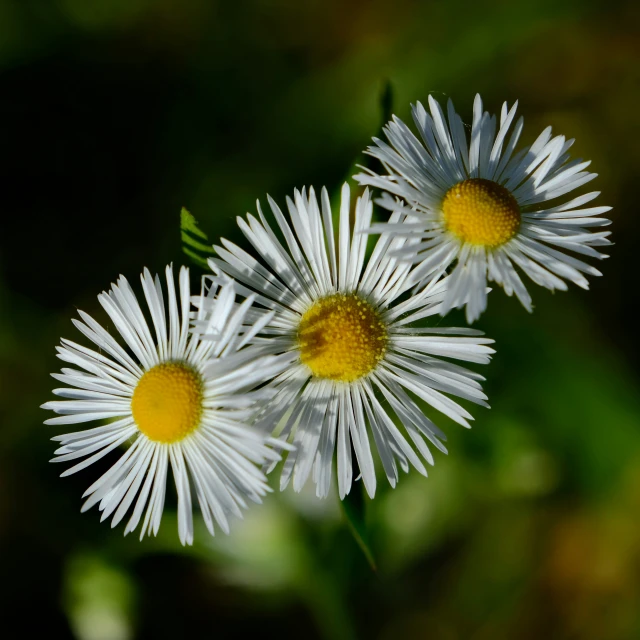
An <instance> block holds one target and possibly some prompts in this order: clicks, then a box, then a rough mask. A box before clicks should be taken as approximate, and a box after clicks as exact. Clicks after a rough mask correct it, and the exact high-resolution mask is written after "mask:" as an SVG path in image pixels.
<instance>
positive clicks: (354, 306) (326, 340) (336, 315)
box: [298, 293, 388, 382]
mask: <svg viewBox="0 0 640 640" xmlns="http://www.w3.org/2000/svg"><path fill="white" fill-rule="evenodd" d="M387 343H388V335H387V327H386V325H385V323H384V322H383V321H382V319H381V318H380V315H379V313H378V312H377V311H376V310H375V309H374V308H373V306H372V305H371V304H369V302H367V301H366V300H364V299H363V298H361V297H360V296H358V295H356V294H342V293H338V294H334V295H330V296H326V297H324V298H320V299H319V300H317V301H316V302H315V303H314V304H313V305H312V306H311V307H310V308H309V309H308V310H307V312H306V313H305V314H304V315H303V316H302V319H301V321H300V325H299V327H298V346H299V349H300V359H301V361H302V362H303V363H304V364H306V365H307V366H308V367H309V369H310V370H311V373H312V374H313V375H314V376H315V377H317V378H328V379H330V380H336V381H340V382H353V381H354V380H357V379H359V378H361V377H363V376H365V375H367V374H368V373H370V372H371V371H372V370H373V369H374V368H375V367H376V366H377V364H378V362H380V360H381V359H382V358H383V357H384V354H385V353H386V350H387Z"/></svg>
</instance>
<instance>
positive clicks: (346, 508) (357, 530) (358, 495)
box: [340, 482, 377, 571]
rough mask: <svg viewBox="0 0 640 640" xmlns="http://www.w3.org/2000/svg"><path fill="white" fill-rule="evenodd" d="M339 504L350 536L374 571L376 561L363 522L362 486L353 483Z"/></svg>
mask: <svg viewBox="0 0 640 640" xmlns="http://www.w3.org/2000/svg"><path fill="white" fill-rule="evenodd" d="M340 504H341V506H342V512H343V513H344V517H345V518H346V520H347V525H348V526H349V531H351V535H352V536H353V538H354V540H355V541H356V543H357V544H358V546H359V547H360V549H361V550H362V553H363V554H364V557H365V558H366V559H367V562H368V563H369V566H370V567H371V569H372V570H373V571H376V570H377V567H376V561H375V558H374V556H373V552H372V551H371V546H370V544H369V533H368V531H367V525H366V521H365V517H366V498H365V495H364V485H363V484H362V483H361V482H358V483H354V484H353V486H352V487H351V492H350V493H348V494H347V495H346V496H345V498H344V500H342V501H341V502H340Z"/></svg>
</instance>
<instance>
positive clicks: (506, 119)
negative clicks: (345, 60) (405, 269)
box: [355, 95, 611, 322]
mask: <svg viewBox="0 0 640 640" xmlns="http://www.w3.org/2000/svg"><path fill="white" fill-rule="evenodd" d="M516 107H517V102H516V103H515V104H514V105H513V106H512V107H511V108H509V107H508V105H507V103H506V102H505V103H504V104H503V106H502V110H501V112H500V119H499V121H498V120H496V116H494V115H490V114H489V113H488V112H486V111H483V107H482V100H481V99H480V96H479V95H477V96H476V98H475V102H474V104H473V124H472V127H471V135H470V138H469V140H467V134H466V132H465V127H464V125H463V123H462V119H461V118H460V116H459V115H458V114H457V113H456V112H455V110H454V108H453V103H452V102H451V100H449V102H448V105H447V119H445V116H444V113H443V112H442V109H441V107H440V105H439V104H438V103H437V102H436V101H435V100H434V99H433V98H432V97H431V96H430V97H429V111H430V113H428V112H427V110H426V109H425V108H424V107H423V106H422V104H420V103H419V102H418V103H417V104H416V105H415V106H413V108H412V114H413V120H414V123H415V125H416V128H417V129H418V131H419V134H420V138H418V137H416V136H415V135H414V134H413V132H412V131H411V130H410V129H409V127H407V125H406V124H405V123H404V122H402V120H400V119H399V118H397V117H395V116H394V118H393V120H392V121H391V122H389V123H388V124H387V125H386V127H385V134H386V136H387V139H388V141H389V144H387V143H385V142H383V141H382V140H378V139H377V138H374V143H375V145H374V146H371V147H369V148H368V149H367V153H369V154H370V155H371V156H373V157H375V158H377V159H378V160H379V161H380V162H381V163H382V165H383V166H384V168H385V170H386V172H387V173H386V174H384V175H378V174H376V173H375V172H373V171H371V170H365V172H364V173H360V174H358V175H357V176H355V179H356V180H358V181H359V183H360V184H362V185H369V186H373V187H376V188H379V189H381V190H382V191H383V192H384V193H383V196H382V198H381V199H380V200H378V201H377V202H378V203H379V204H380V205H381V206H383V207H385V208H387V209H389V210H391V211H396V210H397V209H398V208H399V207H400V208H402V207H403V206H404V210H406V212H407V213H409V214H412V215H411V216H410V217H411V220H410V223H409V224H408V225H407V226H406V227H404V228H403V227H400V226H398V225H395V224H394V225H378V226H377V227H376V230H377V231H387V232H394V233H400V234H412V235H413V234H419V237H420V239H421V242H419V243H414V244H409V245H407V246H405V247H404V248H403V249H402V252H401V253H402V255H403V258H404V259H408V260H409V261H410V262H411V263H413V264H417V265H418V270H417V271H416V273H415V274H414V275H415V276H419V277H421V278H429V277H433V276H434V275H437V274H438V273H440V272H441V271H443V270H446V269H448V268H449V267H450V266H451V267H453V269H452V273H451V279H450V283H449V290H448V292H447V294H446V295H445V298H444V302H443V304H442V307H441V313H442V314H443V315H444V314H446V313H447V312H448V311H449V310H451V309H452V308H454V307H461V306H463V305H466V316H467V320H468V321H469V322H473V321H474V320H476V319H477V318H478V317H479V316H480V314H481V313H482V312H483V311H484V310H485V308H486V306H487V279H488V280H493V281H495V282H497V283H498V284H499V285H501V286H502V287H503V288H504V290H505V292H506V293H507V295H512V294H514V293H515V295H516V296H517V297H518V298H519V300H520V301H521V302H522V304H523V305H524V307H525V308H526V309H527V310H528V311H531V310H532V304H531V297H530V295H529V293H528V291H527V289H526V287H525V286H524V284H523V282H522V280H521V278H520V275H519V273H518V271H517V270H516V267H518V268H519V269H520V270H522V272H524V273H525V274H526V275H527V276H528V277H529V278H530V279H531V280H532V281H533V282H535V283H536V284H539V285H541V286H543V287H546V288H547V289H551V290H554V289H559V290H563V291H564V290H566V289H567V284H566V282H565V281H569V282H573V283H575V284H577V285H578V286H579V287H582V288H583V289H588V288H589V283H588V281H587V278H586V277H585V274H586V275H591V276H598V275H601V273H600V272H599V271H598V270H597V269H595V268H594V267H593V266H591V265H589V264H587V263H586V262H584V261H582V260H580V259H578V258H576V257H574V256H571V255H569V254H568V253H567V252H568V251H571V252H574V253H577V254H581V255H584V256H588V257H591V258H605V257H607V256H605V255H603V254H601V253H600V252H599V251H598V250H597V249H596V247H601V246H605V245H609V244H611V243H610V241H609V240H608V239H607V236H608V235H609V232H608V231H600V230H598V231H595V232H594V231H592V230H591V229H593V228H597V229H600V228H601V227H604V226H606V225H608V224H610V221H609V220H607V219H606V218H602V217H598V216H599V215H600V214H603V213H605V212H607V211H609V210H610V209H611V207H605V206H598V207H592V206H588V207H586V208H585V207H584V205H586V204H587V203H589V202H591V201H592V200H593V199H594V198H596V196H598V195H599V192H595V191H594V192H591V193H587V194H585V195H580V196H578V197H575V198H573V199H571V200H568V201H567V200H566V199H563V200H559V198H561V197H562V196H565V195H566V194H568V193H569V192H571V191H574V190H575V189H577V188H578V187H581V186H582V185H584V184H586V183H587V182H589V181H591V180H592V179H593V178H595V177H596V175H597V174H595V173H589V172H588V171H585V169H586V168H587V167H588V166H589V164H590V162H582V161H581V160H580V159H576V160H570V159H569V154H568V153H567V152H568V150H569V148H570V147H571V145H572V144H573V142H574V141H573V140H565V138H564V136H555V137H552V135H551V127H547V128H546V129H545V130H544V131H543V132H542V133H541V134H540V136H539V137H538V138H537V139H536V141H535V142H534V143H533V144H532V145H531V146H529V147H523V148H521V149H520V150H519V151H516V147H517V144H518V139H519V138H520V134H521V133H522V127H523V119H522V117H520V118H519V119H518V121H517V122H516V123H515V125H514V126H513V127H512V125H513V122H514V120H515V115H516ZM397 198H400V199H401V200H402V201H403V202H402V204H398V200H397Z"/></svg>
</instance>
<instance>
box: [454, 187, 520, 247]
mask: <svg viewBox="0 0 640 640" xmlns="http://www.w3.org/2000/svg"><path fill="white" fill-rule="evenodd" d="M442 213H443V215H444V223H445V226H446V227H447V229H448V230H449V231H450V232H451V233H453V235H455V236H457V237H458V238H459V239H460V240H462V241H463V242H468V243H470V244H475V245H482V246H485V247H490V248H495V247H499V246H500V245H502V244H504V243H505V242H507V241H508V240H511V238H513V236H515V235H516V233H517V232H518V229H519V228H520V207H519V206H518V202H517V201H516V199H515V198H514V197H513V195H512V194H511V193H510V192H509V191H508V190H507V189H505V188H504V187H503V186H501V185H499V184H498V183H496V182H493V181H492V180H485V179H483V178H470V179H468V180H463V181H462V182H459V183H458V184H456V185H455V186H453V187H451V189H449V191H447V193H446V194H445V196H444V199H443V200H442Z"/></svg>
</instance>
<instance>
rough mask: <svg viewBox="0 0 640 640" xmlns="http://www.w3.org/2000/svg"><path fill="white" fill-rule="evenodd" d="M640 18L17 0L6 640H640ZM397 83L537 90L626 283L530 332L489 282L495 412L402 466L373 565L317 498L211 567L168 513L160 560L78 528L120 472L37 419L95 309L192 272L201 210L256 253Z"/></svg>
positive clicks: (8, 66) (619, 278)
mask: <svg viewBox="0 0 640 640" xmlns="http://www.w3.org/2000/svg"><path fill="white" fill-rule="evenodd" d="M639 22H640V9H639V7H638V4H637V3H636V2H634V1H632V0H629V1H628V2H623V1H620V2H617V1H612V0H593V1H590V0H582V1H581V0H541V1H540V2H536V3H521V2H509V1H507V0H495V1H493V2H490V3H477V2H472V1H471V0H461V1H459V2H418V1H412V0H394V1H393V2H391V1H390V0H386V1H382V0H374V1H369V2H365V1H364V0H351V1H349V2H342V3H341V2H337V1H336V0H322V1H321V0H313V1H308V2H286V1H285V0H270V1H260V0H244V1H242V2H216V1H215V0H112V1H107V0H58V1H57V2H44V1H42V0H40V1H38V0H0V162H1V163H2V167H1V172H0V186H1V192H0V207H1V208H0V213H1V218H0V219H1V220H2V223H1V227H0V572H1V573H0V575H1V576H2V579H1V580H0V611H2V621H3V631H2V636H3V638H14V637H15V638H18V637H20V638H24V637H47V638H76V639H78V640H128V639H138V638H140V639H147V638H148V639H156V638H158V639H162V638H172V639H176V638H208V637H216V638H240V637H245V636H246V635H247V634H249V633H252V632H254V633H257V634H259V635H260V636H261V637H271V636H272V635H273V636H275V635H276V634H277V635H278V637H282V638H299V637H305V638H312V639H315V638H324V639H327V638H328V639H333V638H336V639H341V638H376V639H377V638H379V639H380V640H387V639H391V638H398V637H402V638H410V639H413V638H416V639H421V638H430V639H435V640H440V639H442V640H455V639H457V638H464V639H465V640H466V639H472V640H484V639H492V640H493V639H496V638H524V639H529V638H532V639H533V638H540V637H546V638H549V639H555V638H561V639H565V638H566V639H582V638H585V639H594V640H595V639H597V640H609V639H610V640H618V639H622V640H626V639H633V638H640V608H639V603H640V520H639V513H640V394H639V389H640V380H639V365H640V361H639V352H638V337H637V336H638V334H637V322H636V318H637V316H636V314H635V312H634V309H635V306H636V305H635V302H636V296H637V289H638V285H637V276H638V266H637V265H638V262H637V258H638V251H637V248H636V247H637V239H638V237H639V235H640V218H639V216H638V210H637V209H638V170H639V169H640V144H638V140H639V138H640V118H639V117H638V114H639V112H640V75H639V69H640V44H639V42H640V38H639V37H638V36H639V30H638V25H639ZM387 79H389V80H391V82H392V84H393V89H394V111H395V112H396V113H397V114H398V115H399V116H401V117H403V118H405V119H407V118H408V117H409V104H410V102H412V101H415V100H423V101H424V100H426V98H427V96H428V95H429V93H433V94H434V96H435V97H436V98H438V99H440V100H444V99H446V97H448V96H451V97H452V98H453V99H454V101H455V103H456V106H457V108H458V109H459V110H460V111H461V113H462V115H463V117H464V119H465V121H467V122H469V121H470V114H471V104H472V100H473V96H474V94H475V93H476V92H478V91H479V92H481V94H482V96H483V98H484V99H485V105H486V108H488V109H489V110H491V111H497V110H499V107H500V105H501V104H502V101H503V100H505V99H506V100H509V101H510V102H512V101H513V100H515V99H519V100H520V105H521V107H520V109H521V112H522V113H523V114H524V116H525V139H526V140H527V141H531V140H532V139H533V138H534V137H535V136H536V135H537V134H538V133H539V131H540V130H541V129H542V128H543V127H545V126H546V125H548V124H552V125H553V126H554V130H555V131H556V133H563V134H565V135H567V136H568V137H575V138H576V139H577V142H576V144H575V146H574V153H575V154H576V155H578V156H581V157H585V158H591V159H592V160H593V165H592V168H593V169H594V170H595V171H596V172H598V173H599V174H600V177H599V178H598V179H597V180H596V181H595V183H592V184H591V185H589V188H595V189H598V190H602V192H603V195H602V196H601V198H600V199H599V200H598V203H599V204H610V205H613V206H614V210H613V212H612V218H613V220H614V224H613V227H612V229H613V232H614V236H613V240H614V242H616V246H614V247H613V248H612V250H611V258H610V259H609V260H607V261H606V262H604V263H603V264H602V268H603V271H604V273H605V277H604V278H601V279H598V280H596V281H595V282H593V286H592V290H591V291H590V292H584V291H581V290H579V289H577V288H575V287H574V288H572V289H571V291H570V292H569V293H564V294H558V295H552V294H550V293H547V292H545V291H543V290H541V289H540V288H537V287H535V286H533V285H532V293H533V294H534V301H535V302H536V304H537V308H536V311H535V313H534V314H533V315H529V314H527V313H526V312H525V311H524V310H523V309H522V308H521V307H520V306H519V304H518V303H517V302H516V301H514V300H512V299H508V298H506V297H505V296H504V295H503V294H502V293H501V292H499V291H496V292H494V293H493V294H492V295H491V304H490V306H489V311H488V312H487V313H486V314H485V316H484V317H483V318H482V319H481V321H480V322H479V326H480V328H482V329H484V330H486V332H487V333H488V334H489V335H490V336H491V337H494V338H495V339H496V341H497V349H498V353H497V355H496V356H495V359H494V361H493V363H492V365H491V366H490V367H487V368H485V370H484V371H483V373H485V374H486V375H487V377H488V380H487V384H486V387H487V391H488V393H489V396H490V399H491V404H492V407H493V408H492V409H491V411H487V410H483V409H476V410H475V411H474V414H475V415H476V423H475V427H474V429H473V430H471V431H470V432H466V431H464V430H463V429H461V428H460V427H458V426H456V425H453V424H450V423H449V424H448V423H447V421H446V420H440V421H439V422H440V423H441V424H442V425H443V427H444V428H445V430H446V432H447V435H448V436H449V450H450V453H449V455H448V456H443V455H437V457H436V465H435V467H434V468H433V470H432V471H431V473H430V475H429V478H428V479H426V478H423V477H421V476H420V475H418V474H417V473H412V474H410V475H408V476H403V477H402V478H401V481H400V484H399V487H398V488H397V489H396V490H390V489H389V488H388V487H387V486H386V484H385V482H384V480H383V479H382V478H380V480H381V481H380V488H379V492H378V495H377V497H376V500H375V501H374V502H372V503H369V504H368V505H367V519H368V525H369V528H370V535H371V545H372V548H373V551H374V554H375V556H376V560H377V563H378V571H377V572H376V573H373V572H371V570H370V569H369V568H368V565H367V563H366V561H365V560H364V559H363V557H362V554H361V553H360V550H359V549H358V547H357V546H356V544H355V542H354V541H353V539H352V538H351V536H350V534H349V532H348V530H347V528H346V526H345V524H344V521H343V519H342V515H341V511H340V508H339V505H338V503H337V500H336V498H335V497H334V498H332V499H329V500H327V501H325V502H318V501H316V500H315V497H314V494H313V489H312V488H311V487H309V491H307V492H303V493H302V494H300V495H298V494H294V493H293V492H292V491H291V490H289V491H287V492H285V493H283V494H281V495H277V494H276V495H273V496H271V497H270V498H269V499H268V500H267V502H266V504H265V505H263V506H262V507H255V508H253V509H252V510H251V511H249V512H248V514H247V517H246V519H245V520H244V521H242V522H236V523H235V526H234V527H233V530H232V535H230V536H228V537H226V536H224V535H220V536H217V537H216V538H215V539H211V538H210V537H209V536H208V535H207V534H206V530H205V529H204V526H203V525H202V523H200V522H198V523H197V531H196V545H195V546H194V547H193V548H192V549H186V550H185V549H182V548H181V547H180V545H179V542H178V538H177V533H176V527H175V514H174V512H173V505H174V504H175V503H174V502H171V500H170V504H169V507H168V509H167V512H166V513H165V516H164V519H163V525H162V527H161V532H160V535H159V537H158V538H157V539H153V540H145V541H144V542H143V543H142V544H140V543H138V541H137V539H136V538H135V537H134V536H130V537H127V538H123V537H122V530H121V528H119V529H116V530H114V531H112V530H111V529H110V528H109V526H108V525H107V524H102V525H101V524H100V523H99V517H98V512H97V511H96V510H93V511H91V512H89V513H87V514H84V515H81V514H80V513H79V508H80V504H81V500H80V496H81V494H82V492H83V491H84V489H85V488H86V487H87V486H88V485H89V484H90V482H91V479H92V478H95V477H97V474H98V473H99V472H100V469H98V468H96V467H97V466H98V465H94V466H93V467H92V468H91V469H90V470H87V471H85V472H83V473H81V474H79V475H77V476H73V477H70V478H66V479H59V478H58V477H57V476H58V474H59V473H60V472H61V468H59V467H57V466H54V465H50V464H49V463H48V459H49V458H50V457H51V455H52V452H53V449H54V446H53V443H51V442H50V441H49V437H50V436H52V435H54V434H55V433H57V431H54V430H53V429H52V428H51V427H45V426H43V425H42V421H43V420H44V419H45V417H46V416H45V413H44V411H42V410H41V409H39V408H38V407H39V405H40V404H41V403H42V402H44V401H46V400H48V399H50V397H51V394H50V390H51V389H52V388H53V387H54V386H55V382H54V381H53V380H52V379H51V378H50V377H49V373H50V372H52V371H55V370H57V369H58V368H59V366H60V365H59V363H58V362H57V361H56V359H55V357H54V348H55V345H56V343H57V341H58V340H59V338H60V336H66V337H70V338H74V339H76V338H78V334H77V333H76V332H75V330H74V329H73V327H72V325H71V322H70V318H71V317H73V316H74V315H75V313H76V309H77V308H82V309H84V310H86V311H89V312H91V313H95V314H96V316H97V317H98V318H103V316H102V315H101V314H100V312H99V310H98V309H97V307H98V305H97V301H96V294H97V293H99V292H100V291H102V290H103V289H105V288H107V287H108V286H109V283H110V282H112V281H113V280H114V279H115V278H116V277H117V276H118V274H120V273H123V274H125V275H126V276H127V277H129V278H130V279H132V280H134V281H137V278H138V274H139V273H140V271H141V269H142V267H143V266H148V267H150V268H152V269H155V270H160V269H162V268H163V267H164V265H165V264H166V263H167V262H168V261H171V260H174V261H175V262H177V263H181V262H183V261H184V260H183V257H182V255H181V253H180V244H179V229H178V225H179V211H180V207H181V206H183V205H184V206H187V207H188V208H189V209H190V210H191V211H192V212H193V213H194V214H195V215H196V217H197V218H198V219H199V221H200V224H201V226H202V228H203V229H204V230H205V231H207V232H208V233H209V236H210V237H211V238H212V239H213V238H215V237H217V236H219V235H226V236H229V237H234V238H235V239H236V240H238V239H239V238H238V234H237V233H236V231H235V227H234V224H235V223H234V218H235V216H236V215H238V214H244V213H245V212H246V211H254V209H255V200H256V198H261V199H264V197H265V194H266V193H270V194H271V195H273V196H274V197H275V198H276V199H278V200H282V199H283V198H284V197H285V195H286V194H288V193H290V192H291V191H292V189H293V188H294V187H297V186H302V185H309V184H313V185H316V186H321V185H323V184H326V185H327V186H328V187H329V188H331V189H335V188H337V187H338V185H339V183H340V181H341V180H342V179H343V178H344V176H345V175H346V173H347V171H348V169H349V167H350V165H351V164H352V162H353V160H354V158H355V157H356V156H357V154H358V153H359V152H360V151H361V150H362V149H363V148H364V147H365V146H366V144H367V143H368V140H369V138H370V136H371V135H372V134H373V133H375V132H376V129H377V127H378V125H379V119H380V115H379V112H380V108H379V97H380V93H381V90H382V88H383V86H384V83H385V81H386V80H387ZM197 275H198V273H197V270H195V269H194V270H193V281H194V283H195V282H196V278H197ZM105 464H106V463H105ZM274 485H275V482H274ZM14 623H15V624H17V625H19V626H17V627H14V626H12V625H13V624H14ZM12 629H13V631H12Z"/></svg>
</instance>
